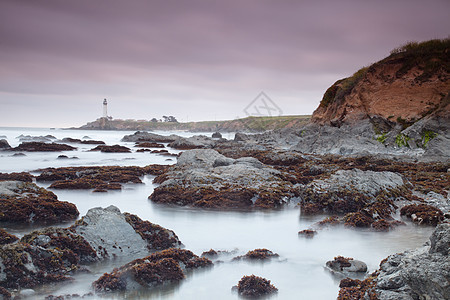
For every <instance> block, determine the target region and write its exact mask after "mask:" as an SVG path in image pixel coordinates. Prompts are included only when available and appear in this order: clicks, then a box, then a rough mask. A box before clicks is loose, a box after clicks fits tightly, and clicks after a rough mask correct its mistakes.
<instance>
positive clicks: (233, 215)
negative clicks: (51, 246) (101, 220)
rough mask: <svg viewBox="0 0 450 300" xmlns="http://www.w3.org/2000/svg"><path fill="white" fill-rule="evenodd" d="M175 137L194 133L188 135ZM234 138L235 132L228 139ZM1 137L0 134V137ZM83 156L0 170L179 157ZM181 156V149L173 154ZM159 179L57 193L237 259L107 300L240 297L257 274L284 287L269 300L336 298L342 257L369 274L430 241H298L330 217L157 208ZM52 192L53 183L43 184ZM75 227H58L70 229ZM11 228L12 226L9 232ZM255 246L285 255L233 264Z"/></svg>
mask: <svg viewBox="0 0 450 300" xmlns="http://www.w3.org/2000/svg"><path fill="white" fill-rule="evenodd" d="M132 133H133V132H126V131H82V130H60V129H55V130H50V129H29V128H0V136H4V137H3V138H5V137H6V139H7V140H8V142H9V143H10V144H11V146H16V145H18V144H19V143H20V142H19V140H18V139H17V137H18V136H19V135H21V134H23V135H31V136H45V135H48V134H51V135H53V136H55V137H56V138H58V139H62V138H64V137H71V138H79V139H83V138H84V137H85V136H89V137H90V138H92V139H95V140H102V141H105V142H106V144H108V145H114V144H121V145H124V146H128V147H132V146H134V144H133V143H124V142H120V139H121V138H122V137H123V136H124V135H126V134H132ZM171 133H175V134H178V135H182V136H190V135H192V134H191V133H187V132H165V133H162V134H167V135H169V134H171ZM224 137H225V138H232V137H233V135H232V134H228V135H227V134H226V135H224ZM1 138H2V137H0V139H1ZM74 146H76V147H78V150H76V151H69V152H63V153H59V152H58V153H42V152H41V153H25V154H26V156H12V153H11V152H0V172H20V171H33V170H36V169H39V168H47V167H63V166H93V165H103V166H106V165H117V166H131V165H135V166H145V165H149V164H173V163H175V162H176V158H171V160H167V159H168V157H167V156H161V155H157V154H150V153H148V152H145V153H136V152H133V153H100V152H87V150H89V149H91V148H93V147H94V145H79V144H77V145H74ZM170 151H171V152H174V153H176V152H177V151H175V150H170ZM61 154H64V155H67V156H68V157H74V156H75V157H77V158H78V159H65V160H61V159H57V157H58V155H61ZM153 178H154V177H153V176H145V177H144V178H143V182H144V184H126V185H125V186H124V188H123V190H121V191H108V192H107V193H92V192H91V191H66V190H54V191H53V192H54V193H55V194H56V195H57V196H58V199H59V200H64V201H69V202H72V203H74V204H75V205H76V206H77V208H78V210H79V211H80V217H81V216H83V215H85V214H86V212H87V211H88V210H89V209H90V208H93V207H107V206H109V205H115V206H117V207H118V208H119V209H120V210H121V211H122V212H130V213H133V214H136V215H138V216H139V217H140V218H141V219H143V220H148V221H150V222H153V223H156V224H159V225H161V226H163V227H166V228H168V229H171V230H173V231H174V232H175V233H176V234H177V235H178V237H179V239H180V240H181V241H182V243H183V244H184V246H185V248H186V249H188V250H191V251H193V252H194V253H195V254H197V255H200V254H201V253H202V252H204V251H208V250H209V249H215V250H223V251H229V252H230V254H228V255H223V256H220V257H219V260H220V261H221V262H217V263H215V265H214V267H212V268H208V269H204V270H195V271H193V272H190V273H188V274H187V277H186V279H185V280H183V281H181V282H180V283H179V284H176V285H170V286H164V287H160V288H156V289H152V290H148V289H142V290H138V291H129V292H126V293H115V294H107V295H104V296H101V295H95V296H93V297H92V298H102V299H124V298H127V299H149V298H151V299H216V300H218V299H239V296H238V295H237V293H235V292H233V291H232V287H233V286H234V285H236V284H237V283H238V281H239V280H240V278H242V277H243V276H244V275H251V274H255V275H257V276H262V277H264V278H267V279H269V280H271V282H272V283H273V284H274V285H275V286H276V287H277V288H278V289H279V291H278V293H277V294H276V295H274V296H272V297H270V299H335V298H336V297H337V294H338V290H339V287H338V285H339V281H340V279H341V278H338V277H334V276H333V275H332V274H331V273H330V272H329V271H328V270H327V269H325V268H324V266H325V263H326V261H327V260H331V259H333V257H335V256H338V255H342V256H346V257H353V258H355V259H359V260H362V261H364V262H366V263H367V265H368V268H369V272H372V271H374V270H375V269H377V268H378V265H379V263H380V261H381V260H382V259H384V258H385V257H387V256H388V255H390V254H393V253H397V252H401V251H404V250H407V249H412V248H416V247H418V246H420V245H422V244H423V243H424V242H425V241H427V240H428V237H429V235H430V234H431V231H432V228H430V227H417V226H416V225H414V224H411V223H410V222H407V225H406V226H400V227H398V228H396V229H395V230H393V231H391V232H373V231H370V230H358V229H350V228H345V227H342V226H337V227H330V228H327V229H324V230H321V231H320V232H319V234H318V235H316V236H315V237H314V238H312V239H308V238H304V237H299V236H298V234H297V233H298V231H299V230H303V229H307V228H309V227H310V226H312V225H313V224H314V223H315V222H317V221H319V220H321V219H323V217H324V216H314V217H310V216H309V217H305V216H302V215H301V214H300V209H299V208H298V207H290V208H286V209H283V210H281V211H270V212H261V211H254V212H219V211H210V210H199V209H190V208H184V207H167V206H164V205H157V204H154V203H152V202H151V201H149V200H148V199H147V198H148V196H149V195H150V194H151V193H152V191H153V189H154V188H155V185H154V184H152V179H153ZM37 184H38V185H40V186H43V187H48V185H49V184H42V183H37ZM69 225H71V223H66V224H58V226H69ZM4 228H5V227H4ZM37 228H38V227H36V226H8V227H7V228H5V229H6V230H7V231H8V232H10V233H14V234H16V235H18V236H19V237H21V236H23V235H24V234H26V233H28V232H30V231H32V230H35V229H37ZM256 248H267V249H270V250H272V251H273V252H276V253H278V254H279V255H280V257H279V258H278V259H274V260H272V261H269V262H264V263H252V262H247V261H239V262H232V261H231V259H232V258H233V257H235V256H237V255H242V254H245V253H246V252H247V251H249V250H253V249H256ZM135 258H137V257H122V258H120V259H115V260H109V261H106V262H102V263H97V264H94V265H89V266H87V267H88V269H89V270H90V271H91V272H90V273H82V274H78V275H75V276H74V278H75V280H74V281H72V282H68V283H67V282H66V283H58V284H51V285H47V286H44V287H40V288H37V289H36V290H35V291H36V294H34V295H33V296H32V298H33V299H38V298H44V297H45V295H49V294H53V295H65V294H79V295H83V294H86V293H89V292H91V291H92V289H91V284H92V282H93V281H95V280H96V279H98V278H99V277H100V276H101V275H102V274H103V273H104V272H111V271H112V269H113V268H114V267H119V266H121V265H123V264H125V263H127V262H129V261H131V260H132V259H135Z"/></svg>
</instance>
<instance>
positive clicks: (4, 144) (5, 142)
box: [0, 139, 11, 149]
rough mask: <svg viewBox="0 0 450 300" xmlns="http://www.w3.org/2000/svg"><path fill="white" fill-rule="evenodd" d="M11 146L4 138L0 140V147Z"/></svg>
mask: <svg viewBox="0 0 450 300" xmlns="http://www.w3.org/2000/svg"><path fill="white" fill-rule="evenodd" d="M9 148H11V146H10V145H9V143H8V141H7V140H5V139H1V140H0V149H9Z"/></svg>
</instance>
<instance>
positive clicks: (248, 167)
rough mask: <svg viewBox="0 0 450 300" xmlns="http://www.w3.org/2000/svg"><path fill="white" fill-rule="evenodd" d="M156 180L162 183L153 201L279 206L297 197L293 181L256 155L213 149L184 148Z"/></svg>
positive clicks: (244, 206) (239, 205) (193, 204)
mask: <svg viewBox="0 0 450 300" xmlns="http://www.w3.org/2000/svg"><path fill="white" fill-rule="evenodd" d="M155 182H157V183H161V185H160V186H159V187H157V188H156V189H155V190H154V192H153V194H152V195H151V196H150V197H149V198H150V199H151V200H152V201H154V202H157V203H169V204H176V205H182V206H185V205H189V206H195V207H205V208H222V209H233V208H253V207H260V208H277V207H281V206H282V205H283V204H286V203H287V202H288V201H289V199H290V198H292V197H294V194H293V193H292V189H293V185H292V184H291V183H290V182H288V181H285V180H284V179H282V176H281V172H280V171H278V170H276V169H274V168H272V167H269V166H266V165H264V164H262V163H261V162H260V161H259V160H257V159H256V158H251V157H246V158H239V159H232V158H227V157H225V156H223V155H222V154H219V153H218V152H217V151H215V150H212V149H195V150H189V151H185V152H183V153H182V154H181V155H180V157H179V158H178V162H177V164H176V165H174V166H172V167H170V168H169V171H168V172H167V173H165V174H163V175H161V176H159V177H157V178H156V179H155Z"/></svg>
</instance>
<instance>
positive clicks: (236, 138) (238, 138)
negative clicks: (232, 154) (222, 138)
mask: <svg viewBox="0 0 450 300" xmlns="http://www.w3.org/2000/svg"><path fill="white" fill-rule="evenodd" d="M249 139H250V137H249V135H248V134H245V133H242V132H236V134H235V135H234V141H235V142H245V141H248V140H249Z"/></svg>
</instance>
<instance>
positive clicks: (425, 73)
mask: <svg viewBox="0 0 450 300" xmlns="http://www.w3.org/2000/svg"><path fill="white" fill-rule="evenodd" d="M388 61H390V62H392V61H394V62H396V63H400V64H401V67H400V69H399V70H398V71H397V72H396V74H395V75H396V77H397V78H400V77H402V76H404V75H405V74H406V73H408V72H409V71H410V70H411V69H412V68H414V67H417V68H418V69H419V70H420V71H422V73H421V74H420V75H418V76H417V77H416V78H415V79H416V81H417V82H418V83H422V82H426V81H428V80H429V79H430V78H431V77H433V76H434V75H436V74H437V75H438V78H439V79H440V80H442V81H445V80H448V76H445V75H442V74H448V73H450V38H447V39H434V40H429V41H425V42H421V43H419V42H409V43H406V44H404V45H402V46H400V47H398V48H395V49H393V50H392V51H391V53H390V55H389V56H388V57H386V58H385V59H383V60H381V61H379V62H377V63H374V64H372V65H371V66H370V67H364V68H362V69H360V70H358V71H357V72H356V73H354V74H353V75H352V76H350V77H347V78H344V79H341V80H338V81H336V82H335V83H334V84H333V85H332V86H331V87H330V88H328V89H327V90H326V92H325V94H324V95H323V98H322V101H321V102H320V107H323V108H326V107H328V106H329V105H330V104H331V103H334V102H339V101H341V100H342V99H343V98H344V97H345V96H346V95H348V94H350V93H351V91H352V89H353V88H354V87H355V86H356V84H357V83H358V82H359V81H360V80H361V79H362V78H364V76H365V75H366V73H367V72H368V71H370V69H371V68H372V67H373V66H375V65H377V64H380V63H385V62H388Z"/></svg>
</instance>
